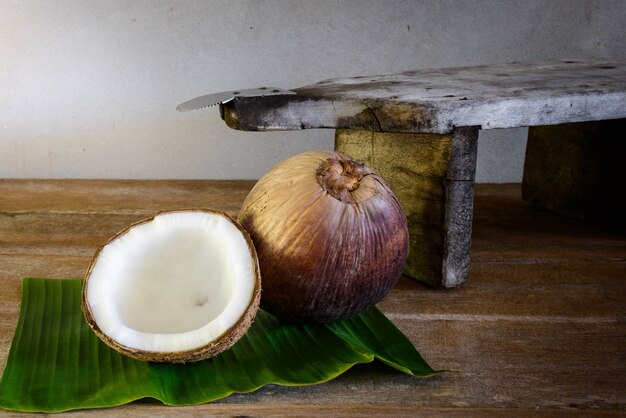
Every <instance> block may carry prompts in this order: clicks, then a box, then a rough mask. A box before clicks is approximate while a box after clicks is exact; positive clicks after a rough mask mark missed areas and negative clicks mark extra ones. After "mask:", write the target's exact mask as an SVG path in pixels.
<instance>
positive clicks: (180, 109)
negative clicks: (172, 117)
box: [176, 102, 221, 112]
mask: <svg viewBox="0 0 626 418" xmlns="http://www.w3.org/2000/svg"><path fill="white" fill-rule="evenodd" d="M220 103H221V102H217V103H212V104H208V105H204V106H200V107H186V106H176V111H177V112H193V111H194V110H200V109H207V108H209V107H213V106H215V105H218V104H220Z"/></svg>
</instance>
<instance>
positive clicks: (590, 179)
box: [522, 119, 626, 234]
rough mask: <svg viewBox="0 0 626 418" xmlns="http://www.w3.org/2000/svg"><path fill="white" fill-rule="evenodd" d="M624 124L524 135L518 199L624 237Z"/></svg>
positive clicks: (546, 129)
mask: <svg viewBox="0 0 626 418" xmlns="http://www.w3.org/2000/svg"><path fill="white" fill-rule="evenodd" d="M625 156H626V119H618V120H609V121H596V122H585V123H569V124H563V125H555V126H535V127H531V128H530V129H529V131H528V143H527V146H526V159H525V161H524V180H523V182H522V196H523V198H524V199H525V200H528V201H529V202H531V203H532V204H534V205H536V206H538V207H543V208H547V209H550V210H554V211H556V212H558V213H561V214H564V215H567V216H572V217H574V218H578V219H582V220H584V221H587V222H589V223H592V224H595V225H601V226H603V227H606V228H611V229H612V230H614V231H617V232H621V233H623V234H626V170H624V157H625Z"/></svg>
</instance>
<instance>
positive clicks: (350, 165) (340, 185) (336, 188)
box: [316, 158, 371, 203]
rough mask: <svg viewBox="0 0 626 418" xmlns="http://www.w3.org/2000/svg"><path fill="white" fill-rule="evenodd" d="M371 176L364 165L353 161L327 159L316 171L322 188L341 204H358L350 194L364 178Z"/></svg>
mask: <svg viewBox="0 0 626 418" xmlns="http://www.w3.org/2000/svg"><path fill="white" fill-rule="evenodd" d="M369 174H371V173H370V171H369V170H368V169H367V167H366V166H365V164H362V163H359V162H357V161H354V160H344V159H337V158H329V159H327V160H326V161H324V162H322V163H321V164H320V166H319V167H318V169H317V171H316V178H317V181H318V182H319V184H320V185H321V186H322V188H323V189H324V190H325V191H326V192H327V193H328V194H330V195H331V196H332V197H334V198H335V199H337V200H339V201H341V202H343V203H358V202H357V199H355V196H354V195H353V194H352V192H354V191H355V190H357V189H358V188H359V186H361V181H362V180H363V178H364V177H366V176H367V175H369Z"/></svg>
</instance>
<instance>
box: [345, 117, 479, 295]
mask: <svg viewBox="0 0 626 418" xmlns="http://www.w3.org/2000/svg"><path fill="white" fill-rule="evenodd" d="M477 138H478V128H477V127H463V128H457V129H455V130H454V131H453V132H452V133H451V134H446V135H431V134H411V133H408V134H407V133H388V132H371V131H362V130H348V129H340V130H337V132H336V135H335V149H336V150H338V151H341V152H345V153H346V154H348V155H350V156H352V157H353V158H355V159H357V160H360V161H363V162H365V163H366V164H368V165H369V166H371V167H372V168H373V169H374V170H376V171H377V172H378V173H379V174H380V175H382V176H383V177H384V178H385V179H386V180H387V181H388V182H389V184H390V185H391V187H392V188H393V190H394V192H395V193H396V194H397V196H398V198H399V199H400V202H401V204H402V207H403V209H404V211H405V213H406V216H407V220H408V224H409V235H410V248H409V259H408V260H407V264H406V267H405V273H406V274H407V275H409V276H411V277H413V278H416V279H418V280H420V281H422V282H424V283H427V284H429V285H432V286H438V287H455V286H458V285H460V284H462V283H464V282H465V281H466V280H467V279H468V276H469V265H470V248H471V233H472V207H473V197H474V176H475V172H476V150H477Z"/></svg>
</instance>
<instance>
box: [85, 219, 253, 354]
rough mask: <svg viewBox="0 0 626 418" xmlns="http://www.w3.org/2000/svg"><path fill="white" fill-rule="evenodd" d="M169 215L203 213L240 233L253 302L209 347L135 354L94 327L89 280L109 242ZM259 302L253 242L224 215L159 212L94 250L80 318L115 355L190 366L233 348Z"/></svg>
mask: <svg viewBox="0 0 626 418" xmlns="http://www.w3.org/2000/svg"><path fill="white" fill-rule="evenodd" d="M170 212H206V213H212V214H217V215H221V216H224V217H225V218H227V219H228V220H229V221H230V222H231V223H232V224H233V225H235V226H236V227H237V228H238V229H239V231H241V233H242V235H243V237H244V239H245V240H246V243H247V245H248V249H249V251H250V254H251V255H252V257H253V259H254V281H255V284H254V289H253V293H252V298H251V300H250V303H249V304H248V307H247V309H246V310H245V312H244V314H243V315H242V316H241V318H240V319H239V321H237V322H236V323H235V325H233V326H232V327H231V328H229V329H228V330H226V332H224V333H223V334H222V335H221V336H219V337H218V338H216V339H215V340H213V341H211V342H210V343H209V344H207V345H205V346H202V347H198V348H194V349H191V350H183V351H174V352H155V351H144V350H138V349H135V348H131V347H127V346H125V345H122V344H120V343H118V342H117V341H115V340H114V339H112V338H111V337H109V336H108V335H107V334H105V333H104V332H103V331H102V330H101V329H100V327H98V324H97V323H96V321H95V319H94V315H93V313H92V311H91V308H90V306H89V301H88V299H87V289H88V286H89V277H90V274H91V271H92V270H93V267H94V266H95V264H96V261H97V260H98V256H99V255H100V252H101V251H102V249H103V248H104V247H106V246H107V245H108V244H110V243H111V242H112V241H114V240H116V239H117V238H119V237H120V236H122V235H124V234H126V233H127V232H128V231H129V230H130V229H132V228H134V227H135V226H138V225H141V224H144V223H147V222H151V221H153V220H154V218H155V217H156V216H158V215H160V214H164V213H170ZM260 300H261V276H260V269H259V263H258V257H257V253H256V250H255V248H254V244H253V243H252V240H251V238H250V235H249V234H248V232H247V231H246V230H245V229H244V228H243V227H242V226H241V225H240V224H239V223H238V222H237V221H236V220H235V219H233V218H232V217H231V216H230V215H228V214H227V213H226V212H223V211H219V210H212V209H182V210H172V211H160V212H158V213H156V214H155V216H153V217H150V218H147V219H143V220H141V221H138V222H135V223H133V224H131V225H129V226H128V227H126V228H124V229H123V230H121V231H120V232H118V233H117V234H115V235H114V236H113V237H112V238H110V239H109V240H108V241H107V242H106V243H105V244H103V245H102V246H100V247H99V248H98V249H97V250H96V253H95V255H94V256H93V258H92V260H91V263H90V264H89V268H88V269H87V273H86V274H85V279H84V283H83V289H82V297H81V306H82V310H83V314H84V316H85V320H86V322H87V324H88V325H89V326H90V327H91V329H92V330H93V331H94V332H95V334H96V335H97V336H98V337H99V338H100V339H101V340H102V342H104V343H105V344H106V345H108V346H109V347H111V348H112V349H114V350H115V351H118V352H119V353H122V354H124V355H127V356H129V357H133V358H135V359H138V360H143V361H152V362H157V363H189V362H195V361H200V360H205V359H207V358H210V357H213V356H216V355H217V354H219V353H221V352H223V351H225V350H227V349H229V348H230V347H232V346H233V345H234V344H235V343H236V342H237V341H238V340H239V339H240V338H241V337H243V336H244V335H245V334H246V332H247V331H248V329H250V326H252V323H253V321H254V318H255V316H256V313H257V311H258V309H259V303H260Z"/></svg>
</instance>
